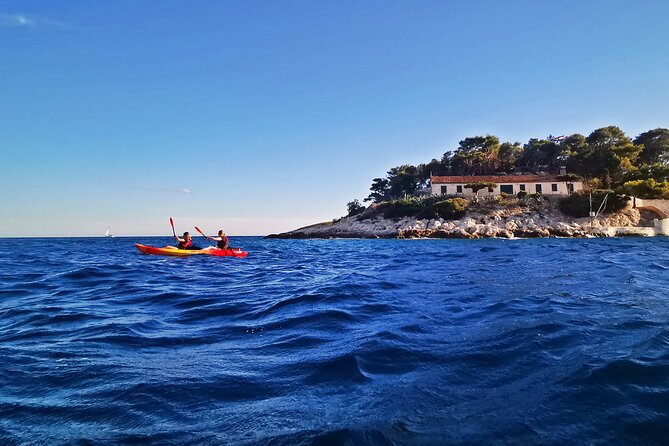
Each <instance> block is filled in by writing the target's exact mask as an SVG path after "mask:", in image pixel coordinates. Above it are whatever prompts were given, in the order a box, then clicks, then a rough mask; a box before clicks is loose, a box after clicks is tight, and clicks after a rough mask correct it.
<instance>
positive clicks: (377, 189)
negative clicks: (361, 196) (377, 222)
mask: <svg viewBox="0 0 669 446" xmlns="http://www.w3.org/2000/svg"><path fill="white" fill-rule="evenodd" d="M369 190H371V191H372V193H370V194H369V196H368V197H367V198H365V200H364V201H373V202H374V203H380V202H382V201H386V200H389V199H390V181H388V180H387V179H386V178H374V179H373V180H372V185H371V187H370V188H369Z"/></svg>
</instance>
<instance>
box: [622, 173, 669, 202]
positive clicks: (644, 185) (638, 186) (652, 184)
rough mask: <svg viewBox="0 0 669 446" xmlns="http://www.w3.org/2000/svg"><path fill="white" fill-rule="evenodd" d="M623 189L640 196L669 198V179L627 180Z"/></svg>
mask: <svg viewBox="0 0 669 446" xmlns="http://www.w3.org/2000/svg"><path fill="white" fill-rule="evenodd" d="M622 191H623V192H625V193H628V194H630V195H635V196H637V197H639V198H669V181H666V180H665V181H656V180H655V179H653V178H650V179H648V180H637V181H627V182H626V183H625V184H623V187H622Z"/></svg>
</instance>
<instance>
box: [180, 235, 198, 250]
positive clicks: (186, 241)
mask: <svg viewBox="0 0 669 446" xmlns="http://www.w3.org/2000/svg"><path fill="white" fill-rule="evenodd" d="M174 238H175V239H176V241H177V248H179V249H192V250H197V249H202V248H200V247H199V246H195V245H194V244H193V237H191V236H190V232H184V238H179V237H177V236H176V234H175V235H174Z"/></svg>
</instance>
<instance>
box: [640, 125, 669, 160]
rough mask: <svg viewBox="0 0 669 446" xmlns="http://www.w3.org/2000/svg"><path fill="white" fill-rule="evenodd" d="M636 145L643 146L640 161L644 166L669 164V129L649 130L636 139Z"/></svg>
mask: <svg viewBox="0 0 669 446" xmlns="http://www.w3.org/2000/svg"><path fill="white" fill-rule="evenodd" d="M634 144H636V145H637V146H643V150H642V151H641V153H640V154H639V161H640V162H641V163H643V164H656V163H660V164H669V129H663V128H658V129H654V130H648V131H647V132H644V133H642V134H640V135H639V136H637V137H636V138H635V139H634Z"/></svg>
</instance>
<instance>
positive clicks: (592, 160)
mask: <svg viewBox="0 0 669 446" xmlns="http://www.w3.org/2000/svg"><path fill="white" fill-rule="evenodd" d="M586 143H587V144H588V149H587V152H588V153H587V155H586V159H585V160H584V161H585V162H586V165H587V166H588V170H590V173H591V174H593V175H596V176H598V177H600V178H602V179H603V180H604V182H605V183H606V182H607V179H608V177H609V176H610V178H611V179H612V180H613V181H614V182H618V183H619V182H621V181H622V178H623V176H624V175H625V174H626V173H628V172H630V171H632V170H635V169H636V167H635V165H634V162H635V161H636V159H637V157H638V156H639V153H640V152H641V150H642V149H643V147H641V146H637V145H635V144H634V143H633V142H632V140H631V139H630V138H629V137H627V136H626V135H625V133H624V132H623V131H622V130H620V128H618V127H616V126H613V125H612V126H608V127H602V128H600V129H597V130H595V131H593V132H592V133H591V134H590V135H588V137H587V138H586Z"/></svg>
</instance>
